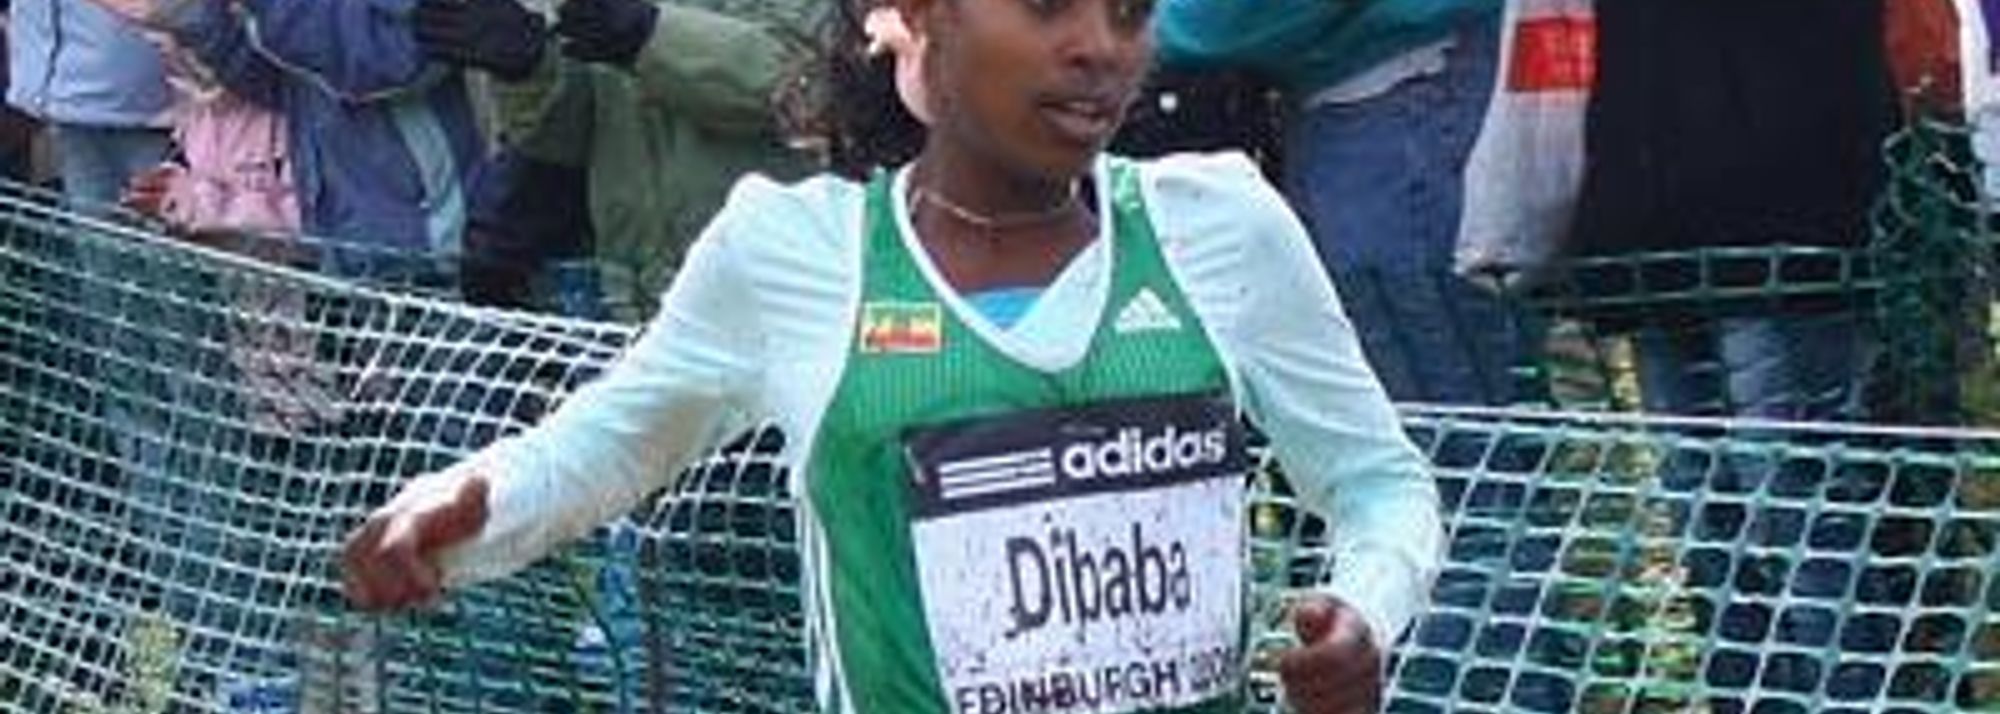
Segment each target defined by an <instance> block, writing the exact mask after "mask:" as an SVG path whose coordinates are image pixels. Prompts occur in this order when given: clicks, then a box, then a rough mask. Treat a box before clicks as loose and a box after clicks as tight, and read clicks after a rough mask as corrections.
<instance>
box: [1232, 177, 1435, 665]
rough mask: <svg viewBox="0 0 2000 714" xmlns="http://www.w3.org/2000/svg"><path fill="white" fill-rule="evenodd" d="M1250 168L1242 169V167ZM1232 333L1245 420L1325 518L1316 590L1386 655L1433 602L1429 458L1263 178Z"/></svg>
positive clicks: (1307, 243) (1250, 209) (1307, 244)
mask: <svg viewBox="0 0 2000 714" xmlns="http://www.w3.org/2000/svg"><path fill="white" fill-rule="evenodd" d="M1245 166H1246V168H1247V164H1246V165H1245ZM1255 185H1256V187H1257V189H1256V190H1255V191H1253V192H1252V193H1251V195H1250V196H1249V197H1248V199H1247V203H1248V205H1247V206H1245V209H1246V211H1247V213H1246V215H1250V216H1258V217H1259V218H1256V219H1253V220H1252V221H1250V223H1253V224H1255V225H1256V228H1255V230H1256V232H1257V235H1256V236H1254V237H1252V238H1251V239H1250V240H1249V241H1248V242H1247V243H1246V245H1247V246H1248V250H1247V253H1246V257H1245V258H1244V261H1245V262H1244V263H1243V265H1244V267H1245V268H1246V270H1245V271H1244V273H1243V274H1244V275H1245V276H1247V277H1248V278H1250V280H1249V282H1248V283H1247V284H1246V285H1245V288H1244V290H1245V292H1246V301H1245V304H1244V312H1243V314H1242V316H1241V318H1240V323H1239V325H1238V328H1239V329H1237V330H1236V331H1235V334H1236V335H1237V337H1236V339H1235V340H1233V341H1234V342H1236V343H1237V344H1235V345H1234V351H1235V352H1236V355H1237V362H1238V364H1239V365H1240V370H1241V375H1242V381H1243V384H1244V391H1245V393H1246V396H1247V400H1246V401H1247V403H1248V404H1247V406H1248V408H1249V410H1250V412H1251V417H1252V419H1253V420H1254V421H1255V422H1256V423H1257V425H1258V426H1259V427H1261V428H1262V429H1263V430H1264V431H1265V433H1266V434H1268V435H1269V436H1270V437H1271V444H1272V448H1273V449H1275V450H1276V453H1277V456H1278V458H1279V460H1280V461H1281V462H1282V463H1283V464H1284V466H1285V474H1286V476H1287V477H1288V478H1289V480H1290V482H1291V484H1292V486H1293V488H1294V489H1295V490H1296V491H1297V493H1298V496H1299V499H1300V502H1301V503H1302V504H1303V505H1304V506H1305V507H1306V508H1307V509H1308V510H1311V511H1312V512H1314V513H1316V514H1318V515H1320V516H1322V517H1325V518H1327V519H1328V521H1329V522H1330V523H1331V524H1332V528H1333V533H1332V536H1333V546H1334V563H1335V569H1334V571H1333V572H1332V573H1331V577H1330V579H1329V580H1328V581H1327V582H1326V583H1325V585H1324V590H1325V591H1326V592H1327V593H1328V594H1331V595H1333V596H1335V597H1337V598H1339V599H1340V600H1341V601H1343V602H1345V603H1347V604H1348V605H1350V606H1352V607H1354V608H1355V609H1357V610H1359V611H1360V612H1361V614H1362V616H1363V618H1364V619H1365V620H1366V621H1367V623H1368V626H1369V630H1370V631H1371V632H1372V633H1373V635H1374V638H1375V644H1376V645H1377V646H1378V647H1379V648H1380V649H1381V650H1382V651H1384V652H1387V651H1388V649H1389V648H1390V647H1391V646H1392V645H1394V644H1395V642H1396V640H1397V638H1398V637H1399V636H1400V635H1401V634H1402V632H1403V630H1404V628H1406V627H1408V626H1409V624H1410V623H1411V621H1413V620H1414V619H1416V617H1417V616H1418V615H1419V614H1421V613H1422V612H1423V610H1424V608H1425V607H1426V606H1427V604H1428V601H1429V594H1430V587H1431V582H1432V580H1433V579H1434V578H1435V577H1436V574H1437V571H1438V567H1439V561H1440V558H1441V556H1442V553H1443V528H1442V525H1441V523H1440V520H1439V513H1438V496H1437V488H1436V484H1435V483H1434V482H1433V481H1432V478H1431V474H1430V469H1429V465H1428V463H1427V462H1426V461H1425V459H1424V457H1423V455H1422V454H1420V453H1419V452H1418V451H1417V449H1416V447H1415V446H1414V445H1412V444H1411V443H1410V441H1409V439H1408V437H1407V436H1405V434H1404V432H1403V427H1402V424H1401V422H1400V420H1399V419H1398V418H1397V415H1396V411H1395V409H1394V408H1393V407H1392V406H1391V405H1390V403H1389V399H1388V397H1387V396H1386V394H1385V393H1384V392H1383V390H1382V387H1381V385H1380V383H1379V382H1378V381H1377V380H1376V378H1375V374H1374V372H1373V370H1371V369H1370V368H1369V366H1368V364H1367V362H1366V361H1365V360H1364V359H1363V357H1362V352H1361V345H1360V342H1359V339H1358V338H1357V337H1356V334H1355V330H1354V326H1353V324H1352V323H1351V322H1350V321H1349V320H1348V318H1347V316H1346V314H1345V313H1344V311H1343V310H1342V309H1341V306H1340V299H1339V297H1338V296H1337V295H1336V294H1335V292H1334V288H1333V285H1332V284H1331V282H1329V281H1328V279H1327V277H1326V274H1325V272H1324V271H1323V270H1322V269H1321V268H1320V261H1319V259H1318V257H1317V255H1316V254H1315V252H1314V249H1313V246H1312V243H1311V240H1310V239H1309V238H1308V237H1307V234H1306V232H1305V229H1304V227H1303V226H1302V225H1300V223H1299V221H1298V219H1297V218H1296V217H1294V216H1293V214H1292V213H1291V211H1290V210H1289V208H1288V207H1287V206H1286V204H1285V203H1284V201H1283V199H1282V198H1280V197H1279V196H1278V194H1277V193H1276V192H1275V191H1273V190H1271V189H1270V188H1269V187H1268V186H1266V185H1264V184H1263V183H1262V182H1261V181H1259V182H1257V183H1256V184H1255Z"/></svg>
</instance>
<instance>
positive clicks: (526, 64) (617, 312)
mask: <svg viewBox="0 0 2000 714" xmlns="http://www.w3.org/2000/svg"><path fill="white" fill-rule="evenodd" d="M826 5H827V3H825V2H823V0H776V1H773V2H763V3H751V4H737V5H730V6H728V7H731V8H732V10H731V11H729V12H725V11H724V7H725V5H724V4H723V3H720V2H717V1H716V0H671V1H668V2H659V3H654V2H650V1H648V0H570V1H569V2H565V3H563V4H562V5H561V8H560V10H559V14H558V21H557V22H556V24H555V26H554V28H553V32H552V34H548V33H543V32H542V31H541V25H542V22H543V21H542V20H541V18H540V17H538V16H537V15H535V14H534V13H533V12H531V11H529V10H528V9H527V8H525V7H522V6H521V5H519V4H517V3H516V2H515V0H470V1H469V2H461V1H460V0H427V1H426V2H423V3H422V4H420V5H419V7H420V11H419V12H418V14H417V17H418V22H419V26H420V31H419V35H420V37H421V38H422V40H423V43H424V45H425V48H426V50H427V51H428V52H430V53H431V55H432V56H433V57H435V58H437V59H440V60H443V61H447V62H454V63H460V64H464V65H468V66H473V67H478V68H481V69H486V70H489V71H492V72H493V73H494V75H495V76H496V77H500V78H502V79H508V78H513V79H529V78H541V79H545V78H546V77H547V75H549V74H550V73H553V74H554V75H555V78H556V79H555V86H554V89H553V90H552V92H553V94H552V96H551V97H550V98H549V99H548V100H547V102H546V105H545V106H546V107H547V109H546V111H544V112H542V113H541V114H540V115H539V116H538V117H535V119H534V120H533V121H530V122H526V123H525V125H524V126H521V127H518V128H519V130H520V133H519V135H518V136H515V137H512V139H513V141H512V146H513V148H514V150H515V156H514V158H513V159H511V161H513V162H515V164H516V165H517V166H519V167H521V169H520V170H521V171H522V172H524V174H525V175H526V176H527V178H524V179H515V180H517V181H519V185H521V186H524V187H532V186H542V187H547V186H553V185H559V184H562V183H565V182H566V181H568V180H567V179H563V178H561V177H562V176H564V175H565V173H568V174H569V175H572V176H573V175H578V174H581V175H583V176H585V177H586V178H585V181H584V184H585V185H586V186H587V192H586V195H585V199H584V200H587V201H588V204H589V210H588V211H587V215H588V220H589V224H590V230H591V231H592V234H593V235H594V237H595V245H594V246H593V251H592V252H593V253H594V254H595V259H596V261H595V262H596V264H597V266H598V268H599V271H600V273H601V275H602V277H603V282H604V286H605V290H606V292H607V295H608V298H609V301H610V304H611V306H612V308H613V310H612V313H613V315H614V316H616V317H619V318H621V319H628V320H634V319H638V318H640V317H642V316H644V315H646V314H648V313H650V311H651V305H652V301H653V298H654V296H655V295H657V294H658V293H660V292H661V291H662V290H664V289H665V287H666V285H667V282H668V280H669V279H670V278H671V276H672V274H673V272H674V270H675V268H676V267H677V266H678V265H679V263H680V259H681V256H682V254H683V252H684V251H685V250H686V247H687V245H689V243H691V242H692V240H693V239H694V237H695V235H696V234H697V233H698V232H699V231H700V229H701V227H702V226H703V225H705V224H706V223H707V221H708V219H709V218H710V217H711V216H712V215H713V214H714V213H715V212H716V210H718V209H719V208H720V207H721V205H722V200H723V197H724V194H725V192H726V191H727V189H728V187H729V186H730V185H731V184H732V183H733V182H734V181H735V180H736V179H737V178H738V177H740V176H741V175H742V174H745V173H748V172H752V171H759V172H765V173H770V174H776V175H779V176H796V175H798V174H800V173H802V172H803V171H804V170H806V169H807V168H810V164H811V162H810V161H809V157H808V156H806V155H805V154H803V153H801V152H799V151H796V150H793V149H790V148H787V146H786V144H785V142H784V140H783V138H782V136H781V131H780V122H779V120H778V117H779V111H778V106H777V104H776V103H775V102H774V99H775V98H776V97H779V96H780V95H781V94H783V93H785V92H787V91H790V90H792V89H794V88H795V87H794V85H791V84H789V82H790V81H791V80H793V79H795V78H799V77H802V76H804V72H803V71H801V70H802V68H803V67H804V65H805V64H806V62H807V60H808V59H809V57H810V56H811V51H812V48H813V47H814V46H815V43H814V41H813V40H814V37H815V36H816V33H817V31H818V27H819V23H820V22H821V18H822V17H824V15H825V12H826ZM549 43H554V44H556V45H557V46H559V48H560V54H561V57H560V58H558V57H557V56H556V53H548V52H545V47H546V45H547V44H549ZM537 176H539V177H541V178H535V177H537ZM550 176H554V177H556V178H555V179H553V180H551V179H549V178H548V177H550ZM572 185H573V184H572ZM503 193H504V192H503ZM517 218H520V217H519V216H505V217H502V218H500V219H499V220H494V221H490V222H482V225H480V226H479V228H481V229H482V230H485V231H491V232H497V233H503V234H504V233H507V232H509V231H513V230H515V229H513V228H510V227H513V226H526V225H527V224H525V223H523V222H521V221H519V220H516V219H517ZM544 234H545V235H546V234H547V232H546V231H545V232H544ZM487 238H488V239H490V240H499V241H501V242H503V243H504V242H513V243H521V242H530V241H532V240H536V239H534V238H532V237H524V236H521V235H512V236H508V235H501V236H487Z"/></svg>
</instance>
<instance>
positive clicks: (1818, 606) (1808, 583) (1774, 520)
mask: <svg viewBox="0 0 2000 714" xmlns="http://www.w3.org/2000/svg"><path fill="white" fill-rule="evenodd" d="M1634 347H1635V352H1636V356H1637V359H1638V372H1639V375H1638V376H1639V385H1640V391H1641V400H1642V402H1643V404H1644V405H1645V407H1646V409H1647V410H1648V411H1652V412H1658V413H1667V414H1677V415H1689V416H1735V417H1747V418H1757V419H1771V420H1784V421H1855V420H1861V419H1864V418H1866V416H1867V414H1866V409H1865V402H1864V399H1865V396H1866V394H1865V392H1866V391H1867V386H1868V379H1867V377H1868V374H1869V372H1870V370H1871V368H1872V367H1873V363H1874V360H1875V359H1876V357H1877V353H1878V352H1879V347H1878V345H1877V344H1876V343H1875V340H1874V331H1873V328H1872V326H1871V325H1870V324H1869V321H1868V320H1867V319H1866V318H1864V317H1862V316H1859V315H1857V314H1855V313H1852V312H1835V313H1825V314H1804V315H1773V316H1765V317H1741V318H1722V319H1717V320H1712V321H1698V322H1695V323H1693V324H1686V325H1680V326H1677V327H1675V328H1671V329H1669V328H1659V327H1647V328H1642V329H1640V330H1639V331H1638V332H1637V333H1636V334H1635V335H1634ZM1726 436H1727V437H1728V438H1727V440H1726V442H1724V443H1725V444H1727V445H1731V446H1736V447H1741V448H1735V449H1730V450H1727V451H1722V450H1704V451H1702V452H1676V453H1673V454H1670V455H1669V457H1668V459H1667V461H1666V462H1665V463H1664V464H1663V465H1662V467H1661V484H1662V487H1663V488H1664V489H1665V490H1666V491H1667V492H1668V493H1669V494H1678V495H1679V496H1677V497H1680V496H1684V497H1685V500H1686V504H1685V506H1684V507H1682V508H1680V509H1677V513H1678V516H1679V517H1678V519H1677V520H1679V521H1680V522H1681V523H1682V524H1684V527H1685V528H1686V529H1687V531H1686V541H1685V542H1686V543H1687V547H1686V549H1685V553H1684V555H1683V559H1684V563H1683V564H1684V566H1685V567H1686V569H1687V573H1688V578H1689V584H1690V585H1691V586H1692V587H1691V589H1692V590H1695V591H1697V592H1704V593H1705V597H1704V598H1703V600H1704V602H1705V603H1706V604H1705V605H1704V606H1702V607H1701V608H1699V609H1700V610H1701V611H1700V612H1699V613H1698V615H1700V617H1701V619H1703V620H1705V622H1704V623H1703V627H1705V628H1706V629H1707V631H1708V632H1710V633H1711V635H1712V637H1714V639H1715V648H1714V650H1715V652H1714V653H1713V654H1712V656H1711V659H1710V661H1709V664H1708V666H1707V668H1706V670H1705V678H1706V680H1707V682H1708V683H1709V684H1710V685H1711V686H1713V687H1715V688H1718V689H1722V690H1730V689H1741V688H1747V687H1749V686H1750V685H1751V684H1752V683H1753V681H1754V682H1760V683H1761V684H1762V686H1763V687H1765V688H1767V689H1771V690H1776V691H1781V692H1790V693H1792V694H1794V695H1796V696H1807V695H1808V694H1809V693H1810V692H1813V691H1815V690H1816V689H1819V688H1821V687H1829V688H1832V687H1837V686H1840V683H1837V682H1833V681H1831V680H1830V679H1828V678H1827V675H1828V674H1829V672H1826V671H1823V670H1824V669H1825V668H1824V667H1822V666H1821V663H1820V662H1818V661H1817V658H1816V657H1813V656H1809V655H1808V654H1801V653H1799V652H1798V651H1797V650H1799V649H1802V650H1806V651H1807V652H1808V653H1810V652H1811V651H1813V650H1822V649H1825V648H1830V647H1833V646H1836V644H1837V646H1838V647H1839V648H1841V649H1843V650H1847V651H1863V652H1871V653H1879V652H1887V651H1889V650H1890V649H1891V648H1892V647H1893V646H1894V644H1895V641H1896V639H1897V633H1896V632H1894V631H1893V628H1890V629H1887V630H1885V629H1882V628H1871V627H1866V626H1851V627H1842V623H1841V622H1839V621H1838V619H1839V618H1838V614H1837V613H1839V612H1841V611H1842V610H1843V604H1844V602H1845V600H1846V599H1848V598H1856V599H1863V600H1866V599H1868V598H1871V597H1874V596H1875V595H1876V594H1878V591H1881V590H1883V589H1884V588H1889V587H1892V586H1893V583H1892V582H1891V581H1892V580H1893V578H1894V577H1895V574H1894V573H1892V572H1889V571H1887V570H1884V569H1880V568H1875V567H1871V566H1869V565H1868V555H1869V548H1870V546H1869V538H1868V532H1869V531H1868V522H1867V521H1868V519H1867V518H1866V517H1865V516H1863V515H1861V514H1857V513H1854V512H1853V511H1852V509H1845V510H1843V509H1824V508H1823V506H1824V504H1826V503H1827V502H1829V501H1836V500H1840V497H1839V495H1838V494H1841V493H1844V492H1849V491H1865V490H1867V489H1868V488H1869V486H1868V483H1869V482H1870V481H1871V480H1879V479H1881V478H1883V475H1882V474H1879V473H1874V472H1873V471H1872V470H1871V469H1868V468H1865V467H1860V466H1854V465H1844V464H1838V463H1830V462H1822V461H1819V460H1812V459H1782V458H1779V456H1778V455H1777V452H1776V451H1775V450H1774V449H1775V447H1777V446H1780V445H1782V444H1787V443H1790V444H1799V445H1803V446H1808V447H1811V446H1817V445H1818V444H1817V443H1816V442H1819V441H1824V439H1823V438H1818V437H1815V436H1813V435H1811V434H1809V433H1802V432H1795V431H1789V430H1785V431H1779V430H1764V429H1755V428H1747V429H1738V430H1734V431H1732V432H1730V433H1728V434H1727V435H1726ZM1765 446H1770V447H1772V448H1769V449H1767V448H1762V447H1765ZM1746 544H1747V545H1756V546H1762V547H1766V548H1780V549H1783V548H1804V547H1808V546H1809V547H1811V548H1814V549H1819V550H1823V551H1824V550H1831V551H1834V552H1836V553H1846V552H1852V553H1853V554H1854V555H1853V556H1852V557H1851V558H1831V559H1830V558H1827V557H1825V556H1823V555H1822V556H1818V557H1813V558H1808V559H1805V560H1803V561H1798V562H1795V558H1793V557H1791V556H1788V555H1785V554H1783V553H1778V554H1773V555H1763V556H1752V555H1750V554H1748V553H1745V552H1744V551H1743V549H1742V547H1743V546H1744V545H1746ZM1743 593H1749V594H1764V595H1770V596H1777V595H1780V594H1786V593H1788V594H1789V595H1790V596H1791V597H1792V601H1791V604H1789V605H1787V606H1786V607H1784V608H1782V609H1781V610H1776V609H1774V608H1772V607H1771V606H1769V605H1765V604H1761V603H1757V602H1754V601H1746V600H1740V599H1736V598H1732V597H1731V594H1743ZM1836 633H1839V634H1840V639H1839V640H1838V642H1837V643H1836V641H1835V640H1833V639H1832V638H1833V637H1834V636H1835V634H1836ZM1774 644H1775V645H1777V649H1775V650H1774V649H1773V648H1772V645H1774ZM1789 648H1797V649H1794V650H1792V651H1786V650H1787V649H1789ZM1753 678H1754V679H1753ZM1829 691H1831V690H1829ZM1713 704H1714V706H1715V707H1716V708H1717V709H1718V710H1719V711H1743V710H1746V708H1753V707H1755V706H1757V704H1758V703H1757V702H1749V701H1735V700H1729V699H1725V700H1721V701H1717V702H1714V703H1713Z"/></svg>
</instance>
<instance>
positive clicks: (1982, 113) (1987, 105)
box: [1957, 0, 2000, 198]
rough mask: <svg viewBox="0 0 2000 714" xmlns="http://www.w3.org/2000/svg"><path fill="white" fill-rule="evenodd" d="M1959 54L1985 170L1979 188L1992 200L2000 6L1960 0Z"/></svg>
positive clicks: (1998, 165) (1999, 136) (1997, 186)
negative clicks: (1995, 42) (1996, 33)
mask: <svg viewBox="0 0 2000 714" xmlns="http://www.w3.org/2000/svg"><path fill="white" fill-rule="evenodd" d="M1957 7H1958V51H1959V58H1960V64H1961V69H1962V71H1960V72H1959V78H1960V82H1961V83H1962V85H1963V89H1964V92H1965V118H1966V120H1967V121H1969V122H1970V123H1971V124H1972V128H1973V134H1972V153H1973V154H1974V155H1975V156H1978V157H1979V163H1980V164H1982V165H1983V166H1984V167H1985V169H1984V173H1982V174H1981V180H1980V184H1981V186H1982V188H1983V189H1984V191H1985V194H1986V196H1987V197H1989V198H1996V197H2000V77H1996V76H1995V75H1996V73H2000V66H1996V65H2000V61H1996V58H1995V57H1994V54H1993V28H1994V27H1995V25H1996V23H2000V16H1996V15H2000V2H1996V1H1995V0H1958V2H1957Z"/></svg>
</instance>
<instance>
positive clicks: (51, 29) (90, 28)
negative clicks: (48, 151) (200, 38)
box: [7, 0, 170, 127]
mask: <svg viewBox="0 0 2000 714" xmlns="http://www.w3.org/2000/svg"><path fill="white" fill-rule="evenodd" d="M7 49H8V63H9V66H8V73H7V74H8V77H7V103H8V104H11V105H13V106H14V107H15V108H17V109H20V110H21V111H23V112H26V113H28V114H30V115H33V116H36V117H39V118H42V119H45V120H48V121H51V122H55V123H58V124H75V125H82V126H97V127H164V126H166V125H167V121H166V109H167V102H168V101H169V99H170V95H169V93H168V90H167V81H166V78H165V76H164V75H162V74H161V70H160V52H159V50H158V49H156V48H154V47H153V45H152V43H149V42H147V41H146V39H145V38H144V37H141V36H140V35H139V33H138V32H137V31H135V30H133V29H132V28H131V27H130V26H128V25H127V24H126V23H125V21H123V20H120V19H118V17H117V16H115V15H112V14H111V13H110V12H108V11H106V10H104V9H103V8H100V7H98V6H97V5H96V4H94V3H92V2H91V1H90V0H26V1H25V2H17V3H14V4H13V9H12V12H11V15H10V17H9V18H8V25H7Z"/></svg>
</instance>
